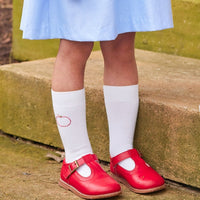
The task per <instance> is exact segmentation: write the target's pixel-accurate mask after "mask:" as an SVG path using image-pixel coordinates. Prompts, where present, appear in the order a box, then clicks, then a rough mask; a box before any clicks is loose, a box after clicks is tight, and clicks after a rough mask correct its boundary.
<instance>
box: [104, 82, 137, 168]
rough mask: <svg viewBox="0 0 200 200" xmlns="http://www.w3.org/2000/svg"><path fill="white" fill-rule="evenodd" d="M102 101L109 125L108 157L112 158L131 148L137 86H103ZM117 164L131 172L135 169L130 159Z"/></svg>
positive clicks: (135, 114) (135, 117)
mask: <svg viewBox="0 0 200 200" xmlns="http://www.w3.org/2000/svg"><path fill="white" fill-rule="evenodd" d="M104 100H105V106H106V112H107V117H108V125H109V137H110V155H111V157H114V156H116V155H118V154H120V153H122V152H124V151H127V150H129V149H132V148H133V138H134V131H135V124H136V119H137V113H138V106H139V97H138V85H130V86H107V85H105V86H104ZM119 164H120V165H121V166H122V167H124V168H125V169H127V170H133V169H134V167H135V163H134V161H133V160H132V159H131V158H128V159H125V160H123V161H122V162H120V163H119Z"/></svg>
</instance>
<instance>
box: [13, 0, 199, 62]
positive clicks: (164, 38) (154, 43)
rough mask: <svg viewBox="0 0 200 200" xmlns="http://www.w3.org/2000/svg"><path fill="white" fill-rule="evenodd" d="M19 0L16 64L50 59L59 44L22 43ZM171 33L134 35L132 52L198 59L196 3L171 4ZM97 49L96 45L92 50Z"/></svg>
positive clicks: (16, 3) (18, 3) (17, 2)
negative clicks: (18, 61) (151, 52)
mask: <svg viewBox="0 0 200 200" xmlns="http://www.w3.org/2000/svg"><path fill="white" fill-rule="evenodd" d="M22 4H23V0H13V8H14V9H13V47H12V54H13V57H14V59H16V60H21V61H24V60H35V59H40V58H46V57H54V56H56V54H57V50H58V45H59V40H39V41H30V40H22V32H21V31H20V30H19V24H20V18H21V9H22ZM172 7H173V13H174V29H168V30H163V31H156V32H145V33H137V36H136V48H139V49H145V50H150V51H155V52H164V53H168V54H174V55H180V56H185V57H192V58H198V59H200V14H199V10H200V1H199V0H172ZM98 49H99V43H98V42H96V43H95V46H94V50H98Z"/></svg>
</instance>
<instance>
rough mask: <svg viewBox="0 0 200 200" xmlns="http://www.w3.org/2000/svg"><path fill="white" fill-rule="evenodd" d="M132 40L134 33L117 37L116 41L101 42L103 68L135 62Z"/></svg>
mask: <svg viewBox="0 0 200 200" xmlns="http://www.w3.org/2000/svg"><path fill="white" fill-rule="evenodd" d="M134 39H135V33H125V34H122V35H119V36H118V37H117V38H116V40H113V41H107V42H101V49H102V53H103V56H104V61H105V66H109V67H111V66H112V65H116V64H117V65H122V64H123V65H124V64H125V65H126V64H129V63H131V62H135V56H134Z"/></svg>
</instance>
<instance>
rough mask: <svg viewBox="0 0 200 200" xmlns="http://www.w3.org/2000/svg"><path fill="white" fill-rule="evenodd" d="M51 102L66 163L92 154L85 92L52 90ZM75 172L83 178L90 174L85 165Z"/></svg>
mask: <svg viewBox="0 0 200 200" xmlns="http://www.w3.org/2000/svg"><path fill="white" fill-rule="evenodd" d="M52 101H53V108H54V114H55V118H56V122H57V127H58V130H59V133H60V136H61V139H62V143H63V146H64V149H65V160H66V162H67V163H70V162H73V161H75V160H77V159H79V158H81V157H82V156H84V155H87V154H92V147H91V145H90V141H89V138H88V133H87V126H86V111H85V110H86V109H85V90H84V89H82V90H76V91H70V92H55V91H53V90H52ZM77 171H78V172H79V173H80V174H81V175H82V176H85V177H87V176H89V175H90V173H91V171H90V168H89V167H88V166H87V165H86V164H85V165H82V166H81V167H80V168H79V169H78V170H77Z"/></svg>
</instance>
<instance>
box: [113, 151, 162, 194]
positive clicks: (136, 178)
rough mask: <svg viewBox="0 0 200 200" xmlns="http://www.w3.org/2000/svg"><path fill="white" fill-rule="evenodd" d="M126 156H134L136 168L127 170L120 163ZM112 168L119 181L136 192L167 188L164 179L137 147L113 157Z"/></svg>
mask: <svg viewBox="0 0 200 200" xmlns="http://www.w3.org/2000/svg"><path fill="white" fill-rule="evenodd" d="M126 158H132V159H133V160H134V162H135V168H134V169H133V170H132V171H128V170H125V169H124V168H122V167H121V166H120V165H118V163H119V162H120V161H122V160H124V159H126ZM110 170H111V172H112V173H113V174H114V178H115V179H116V180H117V181H119V182H121V183H123V184H124V185H126V186H127V187H128V188H129V189H130V190H132V191H133V192H136V193H150V192H155V191H158V190H162V189H164V188H165V181H164V179H163V178H162V177H161V176H160V175H159V174H158V173H157V172H156V171H155V170H154V169H152V168H151V167H150V166H149V165H148V164H147V163H145V161H144V160H143V159H142V158H141V157H140V154H139V153H138V151H137V150H136V149H131V150H128V151H125V152H123V153H121V154H119V155H117V156H115V157H113V158H111V162H110Z"/></svg>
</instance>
